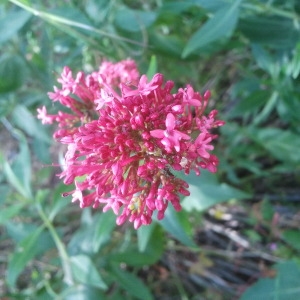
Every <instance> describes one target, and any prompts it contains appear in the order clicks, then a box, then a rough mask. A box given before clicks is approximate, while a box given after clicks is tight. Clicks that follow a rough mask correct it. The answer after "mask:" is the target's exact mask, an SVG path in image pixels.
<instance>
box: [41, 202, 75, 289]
mask: <svg viewBox="0 0 300 300" xmlns="http://www.w3.org/2000/svg"><path fill="white" fill-rule="evenodd" d="M36 203H37V210H38V213H39V215H40V217H41V219H42V220H43V222H44V224H45V226H46V227H47V228H48V230H49V232H50V234H51V236H52V238H53V240H54V243H55V245H56V247H57V250H58V252H59V255H60V258H61V260H62V267H63V271H64V281H65V283H66V284H68V285H71V284H73V276H72V271H71V265H70V260H69V256H68V253H67V251H66V248H65V246H64V244H63V242H62V241H61V239H60V237H59V236H58V234H57V232H56V230H55V228H54V226H53V225H52V223H51V222H50V220H49V219H48V217H47V216H46V214H45V213H44V211H43V209H42V206H41V204H40V202H39V201H36Z"/></svg>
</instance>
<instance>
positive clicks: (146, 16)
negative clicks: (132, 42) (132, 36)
mask: <svg viewBox="0 0 300 300" xmlns="http://www.w3.org/2000/svg"><path fill="white" fill-rule="evenodd" d="M155 19H156V14H155V13H154V12H151V11H140V10H133V9H128V8H122V9H120V10H118V11H117V12H116V15H115V25H116V26H117V27H118V28H120V29H122V30H125V31H129V32H140V31H142V30H144V29H145V28H147V27H149V26H150V25H151V24H153V23H154V21H155Z"/></svg>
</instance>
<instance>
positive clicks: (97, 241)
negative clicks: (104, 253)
mask: <svg viewBox="0 0 300 300" xmlns="http://www.w3.org/2000/svg"><path fill="white" fill-rule="evenodd" d="M115 226H116V216H115V215H114V213H113V212H112V211H108V212H106V213H103V214H98V215H95V216H94V217H93V218H92V220H91V223H90V224H86V225H83V226H81V228H80V229H79V230H78V231H77V232H76V233H75V234H74V235H73V237H72V239H71V241H70V243H69V244H68V249H69V252H70V253H72V254H77V253H82V252H83V253H89V254H92V253H97V252H98V251H99V250H100V249H101V248H102V247H103V246H104V245H105V244H106V243H107V242H108V241H109V240H110V238H111V232H112V231H113V229H114V228H115Z"/></svg>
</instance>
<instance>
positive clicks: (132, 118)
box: [38, 60, 224, 228]
mask: <svg viewBox="0 0 300 300" xmlns="http://www.w3.org/2000/svg"><path fill="white" fill-rule="evenodd" d="M137 77H138V71H137V69H136V65H135V63H134V62H133V61H130V60H127V61H125V62H124V61H123V62H119V63H117V64H113V63H110V62H105V63H103V64H102V65H101V66H100V68H99V71H98V72H94V73H92V74H90V75H85V74H84V73H83V72H79V73H78V74H77V75H76V76H75V79H74V78H73V76H72V72H71V70H70V69H69V68H65V69H64V70H63V73H62V76H61V78H60V79H59V82H60V83H61V85H62V89H58V88H55V89H54V93H49V97H50V98H51V99H52V100H53V101H59V102H60V103H61V104H62V105H64V106H66V107H68V108H69V109H70V113H65V112H64V113H63V112H58V114H57V115H47V111H46V110H45V109H44V108H42V109H40V110H39V111H38V112H39V115H38V117H39V118H40V119H41V120H42V121H43V122H44V123H51V122H57V123H58V130H57V131H56V132H55V133H54V137H55V138H57V139H58V140H60V141H61V142H62V143H64V144H67V145H68V150H67V152H66V156H65V163H66V168H65V169H64V171H63V172H62V173H61V174H60V175H59V176H60V177H61V178H64V182H65V184H71V183H75V187H76V188H75V190H74V191H73V192H70V194H71V195H72V198H73V201H79V204H80V207H82V208H83V207H87V206H93V207H94V208H98V207H102V209H103V211H107V210H109V209H112V210H113V212H114V213H115V214H116V215H117V224H119V225H120V224H123V223H124V222H125V221H126V220H129V221H130V222H132V223H133V224H134V227H135V228H138V227H140V226H141V225H147V224H150V223H151V222H152V216H153V213H154V211H157V218H158V219H162V218H163V217H164V214H165V211H166V209H167V207H168V205H169V204H171V205H173V207H174V208H175V209H176V210H177V211H179V210H180V209H181V205H180V195H184V196H187V195H189V191H188V187H189V186H188V184H187V183H186V182H185V181H184V180H182V179H180V178H177V177H176V176H174V175H173V173H172V170H177V171H184V172H185V173H186V174H187V173H189V172H190V171H191V170H193V171H195V172H196V174H200V169H201V168H206V169H208V170H209V171H211V172H215V171H216V169H217V165H218V159H217V158H216V156H214V155H212V154H211V153H210V152H211V151H212V150H213V146H212V144H211V142H212V141H213V140H214V139H215V138H216V137H217V136H216V135H215V134H212V133H211V130H212V128H214V127H218V126H222V125H223V124H224V123H223V121H220V120H215V118H216V116H217V112H216V111H213V112H211V113H210V114H209V115H208V116H205V115H204V110H205V108H206V106H207V102H208V99H209V94H208V93H205V94H204V96H201V95H200V94H199V93H197V92H195V91H194V89H193V88H192V87H191V86H189V85H188V86H187V87H186V88H184V89H183V88H181V89H179V90H178V91H177V93H171V90H172V88H173V86H174V83H173V82H172V81H167V82H165V81H164V77H163V75H162V74H155V75H154V76H153V78H152V79H151V80H150V81H148V80H147V77H146V76H145V75H143V76H141V78H140V80H139V81H138V80H137ZM127 82H132V83H133V84H131V83H130V84H128V83H127ZM136 84H137V86H136ZM195 136H197V138H196V139H194V137H195Z"/></svg>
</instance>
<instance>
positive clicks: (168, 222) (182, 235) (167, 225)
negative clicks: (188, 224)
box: [159, 206, 197, 247]
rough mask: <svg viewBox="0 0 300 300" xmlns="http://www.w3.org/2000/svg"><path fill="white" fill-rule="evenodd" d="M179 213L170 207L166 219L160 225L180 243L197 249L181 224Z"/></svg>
mask: <svg viewBox="0 0 300 300" xmlns="http://www.w3.org/2000/svg"><path fill="white" fill-rule="evenodd" d="M177 214H178V212H175V210H174V208H173V207H172V206H169V207H168V208H167V210H166V213H165V217H164V219H162V220H161V221H159V224H161V226H162V227H163V228H164V229H165V230H166V231H167V232H169V233H170V234H171V235H172V236H174V237H175V238H176V239H177V240H178V241H180V242H181V243H182V244H184V245H186V246H188V247H197V245H196V244H195V243H194V241H193V240H192V239H191V238H190V237H189V235H188V234H187V233H186V232H185V231H184V228H183V226H182V225H181V223H180V222H179V219H178V216H177Z"/></svg>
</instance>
